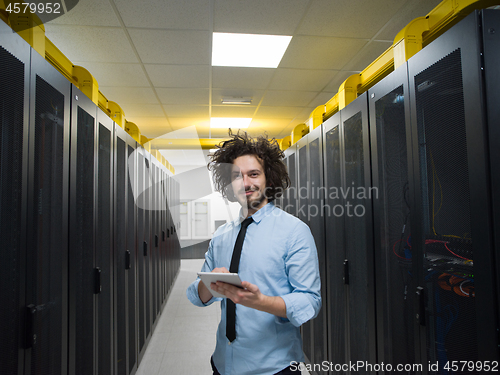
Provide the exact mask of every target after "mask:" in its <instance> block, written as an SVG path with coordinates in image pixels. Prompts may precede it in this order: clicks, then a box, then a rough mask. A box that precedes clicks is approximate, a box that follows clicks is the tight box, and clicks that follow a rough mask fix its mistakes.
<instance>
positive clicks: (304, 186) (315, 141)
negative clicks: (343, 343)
mask: <svg viewBox="0 0 500 375" xmlns="http://www.w3.org/2000/svg"><path fill="white" fill-rule="evenodd" d="M322 153H323V142H322V126H320V127H318V128H316V129H314V130H313V131H311V132H310V133H309V134H308V135H306V136H305V137H303V138H302V139H300V140H299V141H298V142H297V158H298V167H299V169H298V176H299V178H298V190H297V195H298V201H299V206H298V213H299V218H300V219H301V220H303V221H304V222H305V223H306V224H308V226H309V227H310V229H311V233H312V235H313V237H314V241H315V243H316V248H317V252H318V261H319V267H320V276H321V295H322V299H323V301H326V285H327V283H326V262H325V230H324V214H323V209H324V190H325V189H324V186H323V167H322V163H323V155H322ZM326 318H327V314H326V302H325V303H324V305H323V307H322V309H321V310H320V312H319V314H318V316H317V317H316V318H315V319H313V320H311V321H310V322H307V323H306V324H304V325H303V330H302V333H303V340H304V352H305V354H306V355H307V357H308V358H309V360H310V361H311V362H312V363H317V364H321V363H322V362H323V361H324V360H326V358H327V324H326ZM319 373H321V372H319Z"/></svg>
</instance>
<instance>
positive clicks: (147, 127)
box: [127, 117, 172, 139]
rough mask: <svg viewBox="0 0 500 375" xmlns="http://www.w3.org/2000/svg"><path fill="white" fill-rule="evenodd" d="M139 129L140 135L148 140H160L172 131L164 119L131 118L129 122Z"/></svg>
mask: <svg viewBox="0 0 500 375" xmlns="http://www.w3.org/2000/svg"><path fill="white" fill-rule="evenodd" d="M127 120H128V121H132V122H133V123H134V124H136V125H137V126H138V127H139V130H140V131H141V134H142V135H144V136H146V137H148V138H152V139H154V138H160V137H162V136H163V135H165V134H168V133H170V132H171V131H172V127H171V126H170V124H169V123H168V121H167V119H166V118H165V117H131V118H130V120H129V119H128V117H127Z"/></svg>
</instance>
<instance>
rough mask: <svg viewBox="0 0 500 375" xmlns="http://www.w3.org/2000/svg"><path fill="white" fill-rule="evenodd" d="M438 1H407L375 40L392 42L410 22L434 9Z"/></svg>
mask: <svg viewBox="0 0 500 375" xmlns="http://www.w3.org/2000/svg"><path fill="white" fill-rule="evenodd" d="M439 3H441V1H440V0H409V1H407V2H406V3H405V4H404V6H402V7H401V8H400V9H399V11H398V13H397V14H395V15H394V16H393V17H392V18H391V20H390V21H389V22H388V23H387V24H386V26H385V27H384V28H383V30H382V31H381V32H380V33H379V34H378V35H377V36H376V38H377V39H386V40H390V41H394V38H395V37H396V35H397V34H398V33H399V32H400V31H401V30H402V29H403V28H404V27H405V26H406V25H407V24H408V23H409V22H410V21H412V20H414V19H415V18H417V17H424V16H425V15H427V13H429V12H430V11H431V10H432V9H434V8H435V7H436V6H437V5H438V4H439Z"/></svg>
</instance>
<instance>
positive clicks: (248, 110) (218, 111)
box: [211, 105, 257, 118]
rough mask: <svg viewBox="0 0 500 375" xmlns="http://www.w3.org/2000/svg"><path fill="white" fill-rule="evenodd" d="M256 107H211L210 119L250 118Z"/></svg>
mask: <svg viewBox="0 0 500 375" xmlns="http://www.w3.org/2000/svg"><path fill="white" fill-rule="evenodd" d="M256 108H257V107H256V106H254V105H252V106H233V105H219V106H212V116H211V117H241V118H252V117H253V115H254V113H255V109H256Z"/></svg>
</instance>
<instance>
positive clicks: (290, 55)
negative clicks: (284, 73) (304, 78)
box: [279, 36, 368, 69]
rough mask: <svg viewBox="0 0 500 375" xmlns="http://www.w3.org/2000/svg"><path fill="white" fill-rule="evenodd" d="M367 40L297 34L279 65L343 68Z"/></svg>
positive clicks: (299, 67)
mask: <svg viewBox="0 0 500 375" xmlns="http://www.w3.org/2000/svg"><path fill="white" fill-rule="evenodd" d="M367 42H368V41H367V40H364V39H346V38H333V37H314V36H296V37H293V39H292V41H291V42H290V45H289V46H288V49H287V51H286V52H285V55H284V56H283V59H282V60H281V63H280V65H279V67H280V68H298V69H342V68H343V66H344V65H345V64H346V63H347V62H349V60H351V59H352V58H353V56H354V55H355V54H356V53H358V52H359V50H360V49H361V48H362V47H363V46H364V45H365V44H366V43H367Z"/></svg>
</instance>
